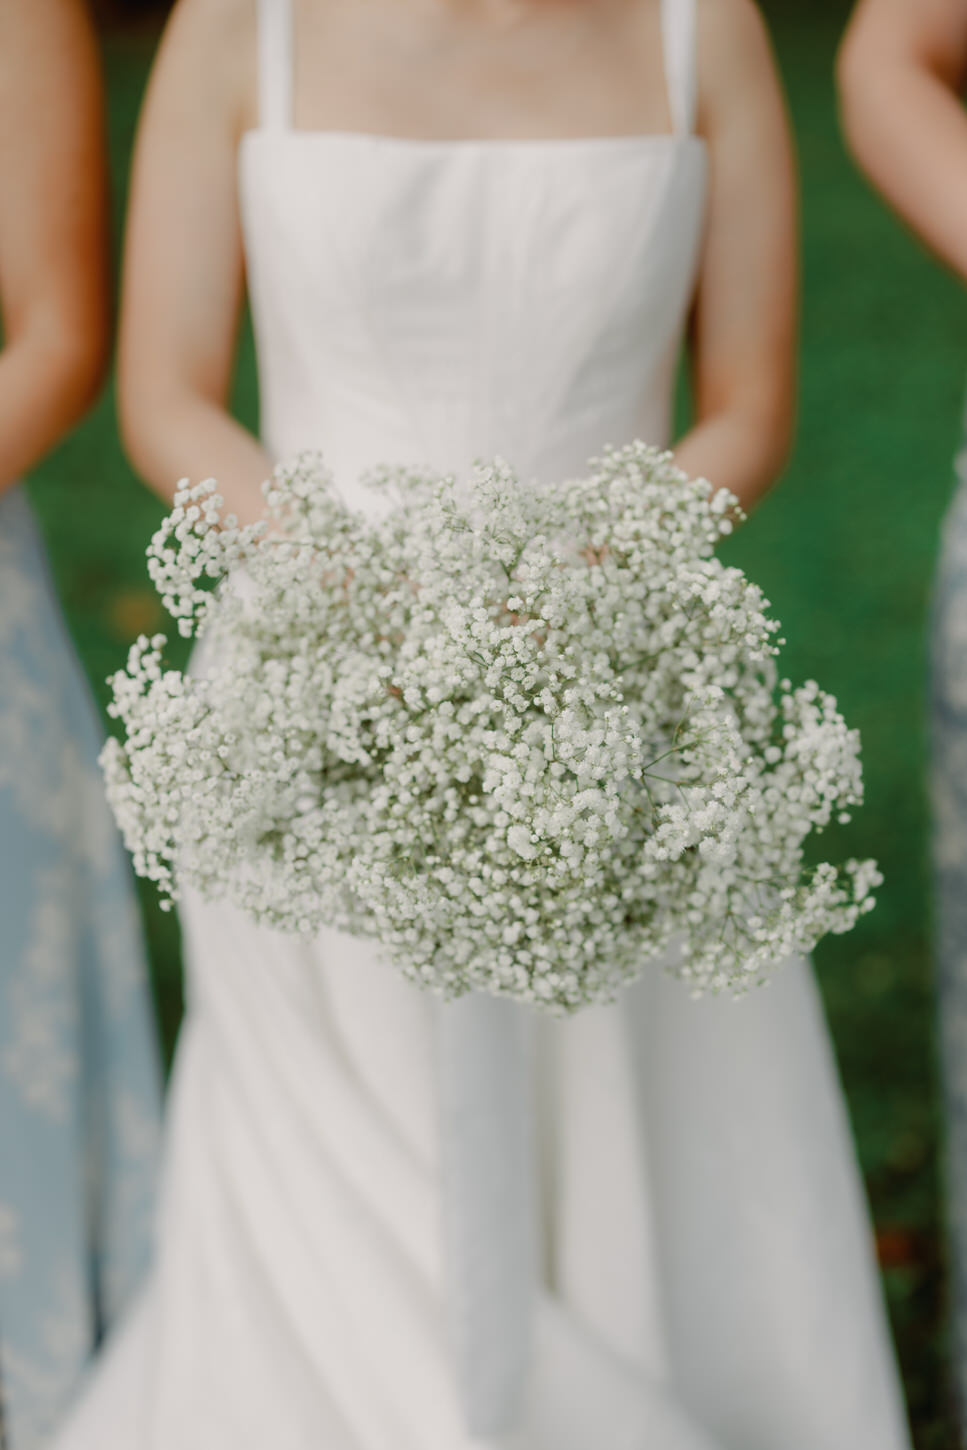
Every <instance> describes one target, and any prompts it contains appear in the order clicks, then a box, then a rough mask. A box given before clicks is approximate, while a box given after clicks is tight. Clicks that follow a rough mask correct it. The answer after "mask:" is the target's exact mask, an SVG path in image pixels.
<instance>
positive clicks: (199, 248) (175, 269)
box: [118, 0, 273, 523]
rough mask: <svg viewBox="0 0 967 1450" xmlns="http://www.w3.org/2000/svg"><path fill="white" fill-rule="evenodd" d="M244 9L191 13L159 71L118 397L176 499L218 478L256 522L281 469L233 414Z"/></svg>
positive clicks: (139, 186) (146, 125)
mask: <svg viewBox="0 0 967 1450" xmlns="http://www.w3.org/2000/svg"><path fill="white" fill-rule="evenodd" d="M251 10H252V17H254V4H253V6H252V7H251ZM239 11H240V7H239V6H238V5H237V4H235V3H233V0H188V3H182V4H181V5H179V6H177V7H176V9H175V12H174V16H173V19H172V20H171V22H170V24H169V26H168V29H167V31H166V34H165V38H164V40H163V42H162V45H161V49H160V51H159V55H158V59H157V62H156V64H155V68H154V71H153V73H152V77H151V82H150V85H149V88H148V94H147V97H146V100H145V105H144V110H143V113H142V118H141V124H140V128H139V134H138V142H137V147H136V150H135V157H134V171H133V176H132V189H131V204H130V209H129V213H128V226H127V239H126V245H125V258H124V276H123V287H122V306H121V332H120V347H119V359H118V402H119V411H120V423H121V435H122V439H123V441H124V444H125V447H126V449H127V452H128V454H129V456H130V458H131V460H132V462H133V463H134V465H135V467H136V468H137V469H138V471H139V472H140V473H141V475H142V476H143V477H144V478H145V479H146V480H147V482H148V483H150V484H151V485H152V487H154V488H155V489H157V491H158V492H159V493H160V494H161V495H162V497H164V498H166V499H169V500H170V499H171V497H172V495H173V493H174V491H175V488H176V486H177V483H178V480H179V479H180V478H181V477H182V476H184V475H185V474H189V473H190V475H191V477H192V479H193V480H194V481H197V480H199V479H201V478H204V477H206V476H213V477H215V478H217V479H218V481H219V487H220V489H221V492H222V495H223V497H224V498H225V504H226V509H227V510H228V511H230V512H234V513H235V514H236V515H237V516H238V518H239V519H240V521H241V522H243V523H249V522H252V521H254V520H255V519H257V518H260V517H261V516H262V512H263V500H262V495H261V492H260V484H261V483H262V481H263V480H264V479H265V478H267V477H268V475H269V473H270V472H271V469H272V462H273V460H271V459H270V458H269V457H268V455H267V454H266V453H265V451H264V450H263V448H262V446H261V444H260V443H259V442H258V441H257V440H256V439H255V438H253V436H252V435H251V433H249V432H248V431H247V430H246V429H245V428H243V427H242V426H241V424H239V423H237V422H236V421H235V419H234V418H232V417H231V415H230V414H229V412H228V411H227V406H226V404H227V399H228V393H229V389H230V386H231V378H232V369H233V366H234V360H235V348H236V342H237V334H238V323H239V314H240V309H241V302H242V291H243V257H242V240H241V233H240V228H239V218H238V206H237V199H236V180H235V165H236V152H237V148H238V141H239V137H240V134H241V131H242V130H243V129H244V125H245V123H246V122H245V116H244V114H243V106H242V102H241V99H240V98H241V97H243V96H244V95H245V94H246V93H247V94H249V95H252V94H254V90H255V51H254V25H253V24H249V25H242V26H241V27H240V26H239V24H238V20H239ZM252 17H250V19H251V18H252Z"/></svg>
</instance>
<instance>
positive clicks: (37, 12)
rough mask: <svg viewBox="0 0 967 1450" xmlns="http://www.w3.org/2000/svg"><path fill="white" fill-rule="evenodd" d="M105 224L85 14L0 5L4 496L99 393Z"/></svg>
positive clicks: (92, 53) (40, 3)
mask: <svg viewBox="0 0 967 1450" xmlns="http://www.w3.org/2000/svg"><path fill="white" fill-rule="evenodd" d="M105 218H106V186H105V163H104V134H103V125H102V115H101V86H100V71H99V67H98V62H97V50H96V46H95V42H94V38H93V36H92V34H91V28H90V25H89V22H88V19H87V16H86V14H85V12H84V9H83V6H82V5H81V3H80V0H30V3H29V4H7V5H2V4H0V314H2V319H3V347H2V349H0V492H3V490H4V489H7V488H9V487H10V485H11V484H12V483H14V482H15V481H16V480H17V479H18V478H19V477H20V475H21V474H23V473H25V472H26V471H27V470H28V469H30V468H32V467H33V465H34V464H35V463H37V462H38V461H39V460H40V459H41V458H42V457H43V456H44V454H45V453H47V452H48V451H49V450H50V449H51V448H52V447H53V446H54V445H55V444H56V443H57V442H59V441H60V439H61V438H62V437H63V436H64V434H65V433H66V432H67V431H68V429H69V428H70V427H71V426H72V424H74V423H75V422H76V421H77V419H78V418H79V417H80V416H81V414H82V413H84V412H85V411H86V409H87V408H88V406H89V405H90V403H91V402H92V401H93V398H94V396H95V394H96V392H97V389H98V388H99V386H100V383H101V380H102V378H103V373H104V367H105V364H106V360H107V340H108V332H109V324H108V301H107V283H106V273H107V262H106V250H107V243H106V226H105Z"/></svg>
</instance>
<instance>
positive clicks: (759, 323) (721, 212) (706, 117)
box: [675, 0, 799, 511]
mask: <svg viewBox="0 0 967 1450" xmlns="http://www.w3.org/2000/svg"><path fill="white" fill-rule="evenodd" d="M699 15H700V44H699V82H700V84H699V95H700V106H699V130H700V132H701V133H702V134H704V136H705V138H706V143H707V146H708V153H709V202H708V221H707V227H706V236H705V246H704V254H703V257H702V264H701V273H700V278H699V287H698V294H697V298H696V304H695V311H694V316H693V322H692V336H691V357H690V362H691V376H692V389H693V397H694V404H695V422H694V425H693V427H692V429H691V431H690V432H689V433H687V434H686V436H685V437H684V438H683V439H682V440H681V441H680V442H679V444H678V446H677V448H676V450H675V454H676V459H677V461H678V463H679V465H680V466H681V467H682V468H683V469H684V470H685V472H686V473H689V474H691V475H693V476H695V477H704V478H708V479H710V480H711V482H712V483H713V484H714V485H715V486H716V487H724V488H728V489H730V490H731V491H732V492H733V493H734V494H735V495H736V496H737V497H738V499H739V502H740V504H741V505H742V507H743V508H744V509H745V510H746V511H748V510H750V509H751V508H752V507H753V506H754V505H755V504H756V503H757V502H758V500H759V499H760V498H761V496H762V495H763V493H765V491H766V490H767V489H768V488H769V486H770V485H771V484H772V483H773V482H775V480H776V478H777V477H778V475H779V474H780V473H781V471H782V468H783V465H784V463H785V461H786V457H787V455H788V452H789V447H790V443H791V439H792V434H793V428H794V418H795V397H796V351H797V334H798V295H799V262H798V205H797V187H796V177H795V165H794V161H793V152H792V143H791V139H790V134H789V125H788V121H787V117H786V110H785V105H784V101H783V97H782V93H781V89H780V84H779V79H778V76H777V73H776V68H775V64H774V62H773V59H772V54H771V50H770V46H769V41H768V38H767V35H766V32H765V28H764V26H763V23H762V20H761V18H760V16H759V13H758V10H757V9H756V7H755V6H754V5H753V4H752V3H751V0H704V3H700V5H699Z"/></svg>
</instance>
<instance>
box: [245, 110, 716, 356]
mask: <svg viewBox="0 0 967 1450" xmlns="http://www.w3.org/2000/svg"><path fill="white" fill-rule="evenodd" d="M704 162H705V157H704V150H703V148H702V146H701V143H699V142H697V141H695V140H694V139H691V138H671V137H655V138H649V137H628V138H610V139H608V140H606V141H587V142H579V141H565V142H555V141H549V142H545V143H538V142H529V143H506V144H501V143H481V144H478V143H472V142H461V143H456V142H454V143H442V144H438V143H432V142H426V143H423V142H412V141H409V142H408V141H397V140H392V139H388V138H381V137H374V136H364V135H353V134H342V133H325V132H288V133H285V134H284V135H283V136H281V137H279V136H273V135H272V134H271V133H266V132H253V133H250V134H249V136H248V137H247V138H246V140H245V142H244V143H243V149H242V153H241V157H240V185H241V205H242V220H243V229H244V235H245V245H246V253H247V262H248V270H249V277H250V284H251V285H252V286H253V289H254V290H255V291H256V292H257V293H258V294H259V297H260V299H261V302H260V306H261V310H262V312H263V313H264V312H265V311H266V309H270V310H271V309H274V310H275V311H276V312H277V313H279V314H284V315H285V316H286V317H287V318H288V320H289V325H290V326H294V327H296V328H299V329H305V330H310V329H321V330H322V334H323V336H324V335H325V330H326V329H327V328H328V329H330V330H331V329H334V328H342V329H346V328H348V329H350V330H357V331H361V332H368V333H369V334H370V335H371V336H376V337H377V338H386V337H388V336H391V335H399V334H400V333H402V334H404V335H409V336H411V337H412V338H413V340H414V341H419V339H421V338H425V339H430V338H432V337H433V336H435V335H438V334H440V333H441V332H442V333H444V334H447V335H449V336H462V337H463V339H464V341H467V340H468V339H469V338H473V339H475V340H476V342H477V343H478V344H479V343H480V342H481V341H482V340H483V339H484V338H492V339H493V340H494V341H495V342H499V345H501V346H504V347H514V346H520V345H525V344H526V343H527V342H528V341H532V340H533V338H534V336H535V334H537V335H539V334H540V332H541V330H542V329H546V328H553V330H554V332H555V333H559V332H560V330H561V326H562V323H564V324H566V326H565V331H566V332H567V331H570V332H571V333H572V334H574V335H575V336H576V335H578V334H581V333H586V332H588V331H589V330H590V332H591V333H593V334H595V335H601V334H607V335H608V336H609V337H611V338H612V341H613V340H615V335H618V336H628V337H632V336H634V335H638V336H639V337H640V336H641V335H642V332H643V330H644V331H645V332H651V333H655V332H661V331H663V330H664V329H666V328H669V327H672V326H674V325H675V324H676V323H677V320H678V318H679V315H680V312H681V308H682V306H683V305H684V302H685V301H687V298H688V297H689V296H690V294H691V291H692V288H693V286H694V276H695V268H696V263H697V255H698V244H699V241H700V236H701V230H702V219H703V213H704V197H705V169H704Z"/></svg>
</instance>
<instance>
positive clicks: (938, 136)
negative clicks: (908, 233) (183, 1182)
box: [837, 0, 967, 281]
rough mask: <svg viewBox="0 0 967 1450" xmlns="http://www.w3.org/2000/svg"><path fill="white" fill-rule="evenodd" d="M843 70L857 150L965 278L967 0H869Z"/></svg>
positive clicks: (843, 57) (889, 195)
mask: <svg viewBox="0 0 967 1450" xmlns="http://www.w3.org/2000/svg"><path fill="white" fill-rule="evenodd" d="M837 73H838V80H839V94H840V104H841V108H842V115H843V128H844V131H845V134H846V140H847V142H848V144H849V147H850V150H851V151H852V153H853V155H854V156H855V158H856V160H857V161H858V162H859V164H860V166H861V167H862V168H863V170H864V171H865V172H866V174H867V176H868V177H869V178H870V180H871V181H872V182H873V184H874V186H876V187H877V188H878V189H879V190H880V191H881V192H882V193H883V195H884V196H885V197H886V199H887V201H888V202H890V204H891V205H892V206H893V207H894V208H895V209H896V211H898V212H899V214H900V215H901V216H902V217H903V218H904V219H905V220H906V221H907V222H908V223H909V225H910V226H911V227H912V228H913V230H914V231H915V232H916V233H917V234H918V235H919V236H920V237H921V239H922V240H923V241H924V242H926V244H927V245H928V246H929V247H930V248H931V249H932V250H933V251H934V252H935V253H936V254H937V255H938V256H939V257H941V258H942V259H943V260H944V261H945V262H946V263H947V264H948V266H950V267H953V268H954V270H955V271H956V272H958V273H959V275H960V276H961V277H962V278H963V279H964V280H965V281H967V112H965V110H964V106H963V103H962V101H961V92H962V91H963V88H964V84H965V81H967V0H916V3H915V4H914V3H911V0H862V3H861V4H860V5H859V6H858V7H857V9H856V12H855V13H854V16H853V19H852V21H851V22H850V26H849V29H848V31H847V33H846V37H845V39H844V41H843V44H842V46H841V48H840V52H839V62H838V67H837Z"/></svg>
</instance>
